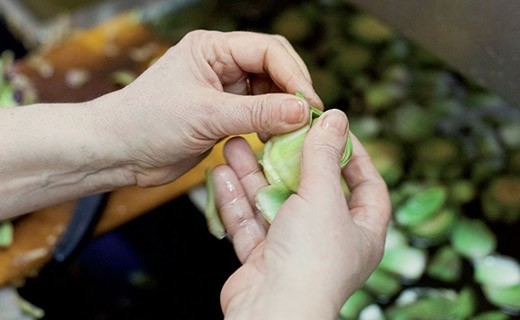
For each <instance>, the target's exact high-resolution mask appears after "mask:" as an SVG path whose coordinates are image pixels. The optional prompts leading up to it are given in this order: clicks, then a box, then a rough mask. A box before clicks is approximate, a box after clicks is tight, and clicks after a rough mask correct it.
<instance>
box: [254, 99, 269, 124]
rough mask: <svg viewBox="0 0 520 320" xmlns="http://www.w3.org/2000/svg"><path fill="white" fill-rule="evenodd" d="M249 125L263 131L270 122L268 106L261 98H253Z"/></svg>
mask: <svg viewBox="0 0 520 320" xmlns="http://www.w3.org/2000/svg"><path fill="white" fill-rule="evenodd" d="M250 112H251V117H250V118H251V121H252V123H251V125H252V127H253V128H254V129H255V130H256V131H259V132H262V131H265V130H266V129H267V128H268V127H269V124H270V123H271V116H270V112H269V107H268V106H267V104H266V103H265V101H264V100H263V99H255V100H254V102H253V105H252V107H251V109H250Z"/></svg>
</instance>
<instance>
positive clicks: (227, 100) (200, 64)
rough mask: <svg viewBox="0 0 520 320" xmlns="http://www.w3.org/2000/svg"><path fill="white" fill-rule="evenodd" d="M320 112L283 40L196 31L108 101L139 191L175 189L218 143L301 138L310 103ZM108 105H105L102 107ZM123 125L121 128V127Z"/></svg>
mask: <svg viewBox="0 0 520 320" xmlns="http://www.w3.org/2000/svg"><path fill="white" fill-rule="evenodd" d="M296 91H301V92H302V93H303V94H304V95H305V96H306V97H307V100H308V101H309V102H310V103H312V104H313V105H315V106H318V107H322V102H321V101H320V99H319V98H318V96H317V94H316V93H315V91H314V89H313V88H312V85H311V81H310V76H309V72H308V70H307V68H306V67H305V65H304V63H303V61H302V60H301V58H300V57H299V56H298V55H297V54H296V52H295V50H294V49H293V48H292V47H291V45H290V44H289V42H288V41H287V40H286V39H284V38H283V37H281V36H274V35H267V34H259V33H251V32H229V33H222V32H216V31H194V32H191V33H189V34H187V35H186V36H185V37H184V38H183V39H182V40H181V41H180V42H179V43H178V44H177V45H175V46H173V47H172V48H170V49H169V50H168V51H167V52H166V54H164V56H162V57H161V58H160V59H159V60H158V61H156V62H155V63H154V64H153V65H152V66H151V67H150V68H149V69H148V70H146V71H145V72H144V73H143V74H142V75H141V76H139V77H138V78H137V79H136V80H135V81H134V82H133V83H131V84H129V85H128V86H127V87H125V88H123V89H122V90H120V91H117V92H115V93H112V94H109V95H107V97H104V98H102V99H104V100H106V99H108V100H109V104H110V105H111V108H106V110H105V111H104V112H106V113H109V115H108V116H107V120H108V121H110V123H109V126H107V127H108V128H109V129H108V131H109V133H110V136H112V137H113V141H115V142H116V148H115V149H113V152H116V151H117V150H119V151H122V154H120V162H121V163H123V164H124V165H125V166H126V167H127V168H128V167H130V168H131V170H130V171H131V176H133V177H134V179H135V183H136V184H137V185H140V186H155V185H159V184H163V183H167V182H170V181H172V180H174V179H175V178H177V177H178V176H180V175H181V174H183V173H184V172H186V171H187V170H188V169H190V168H191V167H193V166H194V165H195V164H196V163H197V162H198V161H200V160H201V158H202V157H203V156H204V155H205V153H206V152H207V151H208V150H210V149H211V148H212V146H213V145H214V144H215V143H216V142H217V141H218V140H220V139H222V138H224V137H226V136H229V135H236V134H245V133H250V132H258V133H260V135H262V136H263V137H265V136H268V135H270V134H276V133H283V132H288V131H292V130H295V129H297V128H299V127H301V126H303V125H304V124H305V123H306V121H308V116H309V115H308V105H307V102H306V101H303V100H302V99H299V98H297V97H295V96H294V93H295V92H296ZM102 101H103V100H102ZM116 120H117V121H116Z"/></svg>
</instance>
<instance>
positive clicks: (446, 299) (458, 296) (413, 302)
mask: <svg viewBox="0 0 520 320" xmlns="http://www.w3.org/2000/svg"><path fill="white" fill-rule="evenodd" d="M474 311H475V296H474V294H473V292H472V291H470V290H469V289H466V288H463V289H462V290H461V291H460V292H458V293H457V292H456V291H454V290H448V289H444V290H443V289H431V288H411V289H406V290H405V291H403V293H401V295H400V296H399V298H398V299H397V301H396V303H395V304H394V305H392V306H391V307H390V308H389V309H388V310H387V313H386V315H387V319H388V320H413V319H422V320H438V319H468V318H469V317H470V316H471V315H472V314H473V313H474Z"/></svg>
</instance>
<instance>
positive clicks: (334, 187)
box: [298, 109, 348, 202]
mask: <svg viewBox="0 0 520 320" xmlns="http://www.w3.org/2000/svg"><path fill="white" fill-rule="evenodd" d="M347 132H348V121H347V117H346V115H345V113H343V112H342V111H340V110H337V109H332V110H329V111H327V112H325V113H324V114H323V115H322V116H321V117H319V118H318V120H317V121H316V122H315V123H314V125H313V126H312V127H311V128H310V130H309V132H308V133H307V136H306V138H305V142H304V146H303V153H302V168H301V180H300V189H299V190H298V193H299V194H300V195H302V196H304V197H305V196H308V197H320V199H321V200H322V201H324V202H327V201H328V200H334V201H335V200H336V199H337V198H336V197H343V198H344V196H343V191H342V189H341V184H340V181H341V170H340V165H339V163H340V160H341V157H342V155H343V150H344V148H345V142H346V139H347ZM313 199H314V198H313Z"/></svg>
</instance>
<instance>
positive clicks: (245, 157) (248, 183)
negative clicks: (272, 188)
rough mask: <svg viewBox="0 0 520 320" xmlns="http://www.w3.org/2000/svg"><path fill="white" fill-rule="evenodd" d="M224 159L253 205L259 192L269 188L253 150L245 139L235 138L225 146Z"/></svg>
mask: <svg viewBox="0 0 520 320" xmlns="http://www.w3.org/2000/svg"><path fill="white" fill-rule="evenodd" d="M224 157H225V158H226V161H227V163H228V165H229V166H230V167H231V168H233V171H235V174H236V175H237V177H238V179H239V181H240V184H241V185H242V186H243V187H244V190H245V192H246V195H247V198H248V200H249V203H251V204H252V205H253V204H254V203H255V195H256V193H257V192H258V190H259V189H260V188H263V187H265V186H267V181H266V179H265V177H264V174H263V173H262V170H261V168H260V165H259V164H258V160H257V159H256V156H255V154H254V153H253V150H252V149H251V147H250V146H249V144H248V143H247V141H246V140H245V139H244V138H242V137H234V138H231V139H229V140H228V141H227V142H226V144H225V145H224Z"/></svg>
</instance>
